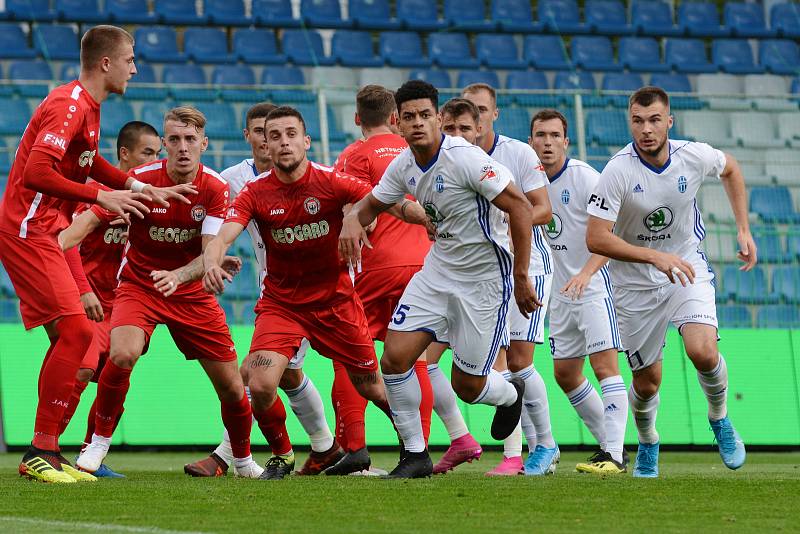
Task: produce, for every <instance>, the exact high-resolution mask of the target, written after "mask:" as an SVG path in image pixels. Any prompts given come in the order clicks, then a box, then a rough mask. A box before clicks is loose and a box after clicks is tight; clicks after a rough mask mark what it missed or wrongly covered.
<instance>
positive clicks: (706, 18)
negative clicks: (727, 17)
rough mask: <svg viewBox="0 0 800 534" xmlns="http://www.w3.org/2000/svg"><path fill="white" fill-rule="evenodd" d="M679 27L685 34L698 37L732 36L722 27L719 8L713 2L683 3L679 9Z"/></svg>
mask: <svg viewBox="0 0 800 534" xmlns="http://www.w3.org/2000/svg"><path fill="white" fill-rule="evenodd" d="M678 25H679V26H680V27H681V29H682V30H683V31H684V33H687V34H689V35H691V36H696V37H725V36H727V35H730V31H729V30H728V28H723V27H722V26H720V23H719V12H718V11H717V6H716V4H713V3H711V2H681V5H680V7H678Z"/></svg>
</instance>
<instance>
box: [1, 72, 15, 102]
mask: <svg viewBox="0 0 800 534" xmlns="http://www.w3.org/2000/svg"><path fill="white" fill-rule="evenodd" d="M0 79H3V67H2V65H0ZM12 96H14V88H13V87H12V86H10V85H5V84H4V85H0V98H11V97H12Z"/></svg>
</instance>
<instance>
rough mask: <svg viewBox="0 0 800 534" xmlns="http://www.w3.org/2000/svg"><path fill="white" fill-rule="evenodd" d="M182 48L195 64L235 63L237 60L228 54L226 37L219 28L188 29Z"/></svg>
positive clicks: (234, 56) (233, 55)
mask: <svg viewBox="0 0 800 534" xmlns="http://www.w3.org/2000/svg"><path fill="white" fill-rule="evenodd" d="M183 48H184V51H185V53H186V55H187V56H188V57H189V59H191V60H192V61H194V62H195V63H236V59H237V58H236V55H235V54H231V53H229V52H228V37H227V36H226V35H225V32H224V31H222V30H221V29H219V28H188V29H187V30H186V31H185V32H184V33H183Z"/></svg>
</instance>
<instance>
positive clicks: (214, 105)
mask: <svg viewBox="0 0 800 534" xmlns="http://www.w3.org/2000/svg"><path fill="white" fill-rule="evenodd" d="M197 107H198V109H199V110H200V111H202V112H203V114H204V115H205V116H206V119H207V120H208V122H207V123H206V135H207V136H208V137H212V138H214V139H239V138H241V137H242V130H241V128H239V126H238V124H237V121H236V113H234V110H233V106H232V105H231V104H229V103H227V102H209V103H203V104H200V105H198V106H197Z"/></svg>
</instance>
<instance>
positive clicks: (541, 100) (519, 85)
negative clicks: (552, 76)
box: [498, 70, 559, 108]
mask: <svg viewBox="0 0 800 534" xmlns="http://www.w3.org/2000/svg"><path fill="white" fill-rule="evenodd" d="M506 89H519V90H526V91H531V90H549V89H550V87H549V86H548V84H547V77H546V76H545V75H544V73H543V72H538V71H530V70H526V71H521V72H519V71H516V72H509V73H508V77H507V78H506ZM506 96H508V98H509V99H510V100H512V101H514V102H516V103H517V104H519V105H520V106H525V107H541V108H551V107H556V106H558V104H559V99H558V97H557V96H555V95H545V94H541V95H536V94H534V95H531V94H511V95H506ZM498 100H500V95H498Z"/></svg>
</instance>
